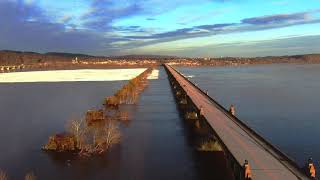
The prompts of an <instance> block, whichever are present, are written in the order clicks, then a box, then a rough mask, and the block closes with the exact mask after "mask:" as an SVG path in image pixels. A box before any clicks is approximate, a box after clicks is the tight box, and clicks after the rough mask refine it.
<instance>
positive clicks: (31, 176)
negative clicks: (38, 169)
mask: <svg viewBox="0 0 320 180" xmlns="http://www.w3.org/2000/svg"><path fill="white" fill-rule="evenodd" d="M24 179H25V180H36V179H37V177H36V176H35V175H34V173H33V172H29V173H27V174H26V176H25V177H24Z"/></svg>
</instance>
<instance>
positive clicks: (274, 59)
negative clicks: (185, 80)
mask: <svg viewBox="0 0 320 180" xmlns="http://www.w3.org/2000/svg"><path fill="white" fill-rule="evenodd" d="M163 63H168V64H170V65H177V66H240V65H255V64H274V63H320V54H306V55H293V56H267V57H250V58H248V57H213V58H212V57H198V58H188V57H176V56H157V55H127V56H109V57H104V56H90V55H85V54H71V53H56V52H51V53H45V54H40V53H35V52H20V51H9V50H2V51H0V72H11V71H19V70H42V69H43V70H45V69H81V68H117V67H119V68H120V67H121V68H123V67H150V66H158V65H160V64H163Z"/></svg>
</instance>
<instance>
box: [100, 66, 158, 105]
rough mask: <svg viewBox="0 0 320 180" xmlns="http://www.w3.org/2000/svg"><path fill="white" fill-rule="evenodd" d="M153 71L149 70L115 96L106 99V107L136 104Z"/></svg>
mask: <svg viewBox="0 0 320 180" xmlns="http://www.w3.org/2000/svg"><path fill="white" fill-rule="evenodd" d="M151 71H152V69H151V68H148V69H147V70H146V71H144V72H143V73H141V74H140V75H139V76H137V77H135V78H133V79H131V80H130V81H129V82H128V83H127V84H126V85H124V86H123V87H122V88H121V89H120V90H118V91H117V92H116V93H115V95H114V96H111V97H107V98H106V99H105V103H104V105H105V107H106V108H110V107H119V105H121V104H135V103H136V102H137V99H138V96H139V94H140V93H141V92H142V91H143V90H144V88H145V87H146V86H147V77H148V75H149V74H150V73H151Z"/></svg>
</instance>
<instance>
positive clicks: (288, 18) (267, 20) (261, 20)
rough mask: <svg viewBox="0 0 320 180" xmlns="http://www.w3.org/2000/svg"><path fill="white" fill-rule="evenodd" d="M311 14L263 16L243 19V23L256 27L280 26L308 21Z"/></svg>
mask: <svg viewBox="0 0 320 180" xmlns="http://www.w3.org/2000/svg"><path fill="white" fill-rule="evenodd" d="M309 15H310V12H302V13H294V14H278V15H272V16H262V17H254V18H247V19H243V20H242V21H241V22H242V23H244V24H254V25H260V24H262V25H266V24H278V23H288V22H300V21H307V20H308V19H309Z"/></svg>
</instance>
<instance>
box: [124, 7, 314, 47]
mask: <svg viewBox="0 0 320 180" xmlns="http://www.w3.org/2000/svg"><path fill="white" fill-rule="evenodd" d="M317 12H318V10H312V11H308V12H300V13H293V14H277V15H271V16H261V17H253V18H246V19H243V20H241V22H240V23H223V24H208V25H200V26H194V27H190V28H182V29H177V30H174V31H169V32H164V33H157V34H151V35H146V36H126V38H129V39H134V40H148V41H145V42H134V41H133V42H132V46H136V45H140V46H141V45H143V44H145V45H150V44H156V43H160V42H168V41H175V40H180V39H187V38H195V37H204V36H210V35H216V34H230V33H238V32H250V31H261V30H268V29H276V28H283V27H289V26H295V25H302V24H315V23H320V18H312V15H313V14H314V13H317Z"/></svg>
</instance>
